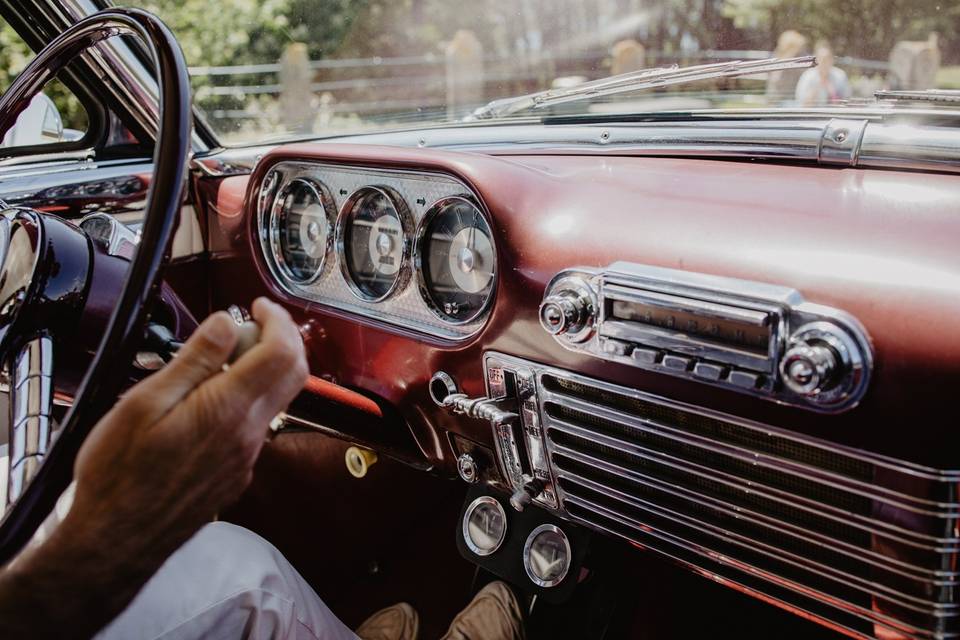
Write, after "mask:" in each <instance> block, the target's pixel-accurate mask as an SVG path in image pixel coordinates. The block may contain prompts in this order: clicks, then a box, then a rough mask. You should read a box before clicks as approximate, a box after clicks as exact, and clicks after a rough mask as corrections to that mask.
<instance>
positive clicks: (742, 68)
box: [473, 56, 817, 120]
mask: <svg viewBox="0 0 960 640" xmlns="http://www.w3.org/2000/svg"><path fill="white" fill-rule="evenodd" d="M816 64H817V59H816V58H815V57H814V56H800V57H797V58H768V59H765V60H749V61H745V60H733V61H731V62H717V63H712V64H701V65H696V66H693V67H679V66H677V65H673V66H671V67H658V68H654V69H643V70H641V71H631V72H629V73H621V74H618V75H615V76H609V77H607V78H602V79H600V80H593V81H591V82H584V83H582V84H578V85H576V86H574V87H569V88H566V89H548V90H546V91H540V92H537V93H530V94H527V95H522V96H515V97H512V98H501V99H499V100H494V101H492V102H490V103H488V104H486V105H484V106H482V107H480V108H479V109H477V110H476V111H474V112H473V118H474V119H477V120H486V119H491V118H503V117H505V116H510V115H514V114H517V113H521V112H523V111H532V110H535V109H542V108H544V107H549V106H552V105H556V104H563V103H564V102H574V101H577V100H589V99H591V98H597V97H601V96H609V95H614V94H617V93H630V92H633V91H644V90H647V89H654V88H657V87H667V86H670V85H675V84H684V83H687V82H696V81H698V80H710V79H712V78H735V77H738V76H747V75H752V74H754V73H768V72H770V71H783V70H786V69H804V68H807V67H814V66H816Z"/></svg>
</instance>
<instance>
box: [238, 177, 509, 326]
mask: <svg viewBox="0 0 960 640" xmlns="http://www.w3.org/2000/svg"><path fill="white" fill-rule="evenodd" d="M274 173H276V174H277V175H278V176H279V178H278V187H277V188H278V189H282V188H283V187H284V185H286V184H287V183H288V182H291V181H293V180H296V179H299V178H307V179H311V180H314V181H315V182H319V183H322V184H324V185H326V187H327V188H328V189H329V192H330V194H331V197H332V198H333V201H334V206H335V208H336V210H337V211H338V214H337V224H336V225H335V233H334V243H333V255H330V256H329V257H328V260H327V262H328V263H329V264H330V265H331V268H325V269H324V273H322V274H321V275H320V277H319V278H317V279H316V280H315V281H313V282H312V283H309V284H298V283H296V282H293V281H291V280H290V279H289V278H286V277H284V276H283V274H282V273H281V272H280V270H279V269H278V268H277V266H276V264H275V259H274V257H273V256H272V250H271V245H270V236H269V233H268V229H269V227H268V223H269V216H268V215H267V214H266V213H265V211H266V210H267V207H265V206H264V205H263V204H261V205H260V206H258V207H257V211H256V220H255V224H256V234H257V236H258V239H257V244H258V245H259V253H260V255H261V257H262V258H263V261H264V262H265V263H266V266H267V270H268V271H269V273H270V276H271V281H272V283H273V284H274V285H275V286H277V287H278V288H280V289H281V290H282V291H284V292H285V293H287V294H289V295H291V296H294V297H296V298H298V299H301V300H305V301H307V302H310V303H312V304H316V305H323V306H328V307H331V308H333V309H337V310H340V311H343V312H346V313H350V314H353V315H356V316H359V317H361V318H369V319H371V320H373V321H377V322H380V323H385V324H388V325H392V326H395V327H399V328H403V329H407V330H410V331H414V332H417V333H420V334H426V335H429V336H433V337H436V338H440V339H443V340H452V341H462V340H466V339H469V338H470V337H472V336H474V335H476V333H477V332H478V331H479V330H480V329H481V328H482V327H483V325H484V323H485V322H486V320H487V318H488V317H489V315H490V307H489V306H488V307H487V308H486V309H485V310H484V311H483V312H482V313H481V314H479V315H478V316H477V317H475V318H474V319H472V320H470V321H468V322H457V323H455V322H451V321H449V320H444V319H442V318H440V317H438V316H437V314H436V313H435V312H434V311H433V310H432V309H430V308H429V306H428V305H427V302H426V301H425V299H424V298H423V297H422V296H421V293H420V290H419V288H418V287H415V286H408V284H409V280H411V279H413V277H414V273H413V272H414V267H413V265H412V256H413V244H414V242H415V241H414V239H413V234H414V233H415V230H416V229H417V228H418V225H419V223H420V221H421V220H422V219H423V217H424V216H425V215H426V213H427V210H428V209H429V205H430V204H432V203H434V202H437V201H439V200H441V199H443V198H446V197H451V196H463V195H464V194H471V195H470V198H471V199H473V200H474V202H477V203H479V202H480V200H479V198H476V197H475V196H473V195H472V191H471V190H470V188H469V187H467V185H465V184H464V183H463V182H462V181H460V180H458V179H457V178H455V177H453V176H451V175H449V174H444V173H438V172H431V171H411V170H401V169H383V168H377V167H368V166H355V165H341V164H334V163H324V162H310V161H301V160H296V161H293V160H291V161H286V160H285V161H280V162H278V163H277V164H276V165H274V166H272V167H271V168H270V170H269V172H268V173H267V174H266V175H267V177H268V178H269V177H270V176H271V175H273V174H274ZM370 188H374V189H377V190H379V191H381V192H386V191H385V190H389V191H391V192H393V193H394V196H393V198H396V199H397V201H398V202H402V203H403V204H405V205H406V209H407V211H408V213H409V216H410V224H409V229H405V235H406V236H407V241H406V242H405V247H404V259H403V267H402V270H401V275H402V277H401V278H399V279H398V281H397V285H396V286H395V287H394V288H393V290H392V291H391V292H389V293H388V295H386V296H384V297H382V298H379V299H377V300H371V299H368V298H365V297H364V296H363V295H358V293H357V291H356V290H355V285H354V283H352V278H350V276H349V270H348V269H346V266H345V264H344V256H345V252H344V251H343V249H344V237H343V231H344V229H343V222H344V217H345V216H346V215H347V213H348V212H349V205H350V202H349V200H350V198H351V196H353V195H355V194H356V192H357V191H359V190H361V189H370ZM258 199H259V200H261V201H264V200H265V199H264V198H258ZM266 200H267V201H269V202H271V203H275V200H276V198H274V199H273V200H269V199H266ZM401 208H402V207H400V206H399V205H398V213H400V215H401V216H403V215H404V214H403V213H402V212H401V211H400V209H401ZM271 210H272V209H271ZM480 210H481V211H483V210H484V209H483V207H482V205H480ZM491 240H492V241H493V243H495V239H491ZM334 262H336V263H337V264H339V265H340V266H339V268H332V265H333V263H334ZM360 293H361V294H362V292H360ZM495 295H496V292H494V296H495ZM491 297H493V296H491Z"/></svg>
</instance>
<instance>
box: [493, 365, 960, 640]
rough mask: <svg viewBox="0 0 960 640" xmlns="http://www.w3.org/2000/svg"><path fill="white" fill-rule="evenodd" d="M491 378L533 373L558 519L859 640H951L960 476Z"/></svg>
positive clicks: (735, 421) (627, 395)
mask: <svg viewBox="0 0 960 640" xmlns="http://www.w3.org/2000/svg"><path fill="white" fill-rule="evenodd" d="M485 363H487V364H486V366H487V367H488V368H489V367H491V366H493V367H496V368H499V369H502V370H503V371H507V370H510V371H515V372H520V371H524V372H532V375H533V377H534V379H535V387H534V391H533V393H534V398H535V400H534V402H535V404H536V406H537V407H538V410H539V414H540V424H541V425H542V431H543V434H544V441H545V444H546V448H547V452H548V459H549V461H550V475H551V476H552V478H553V479H554V487H555V489H556V495H557V496H558V498H559V506H558V507H557V509H555V510H554V511H556V512H557V513H559V514H560V515H562V516H563V517H566V518H569V519H571V520H573V521H575V522H578V523H581V524H585V525H587V526H588V527H591V528H593V529H595V530H598V531H603V532H605V533H610V534H613V535H616V536H619V537H623V538H625V539H627V540H629V541H630V542H631V543H633V544H634V545H636V546H639V547H643V548H649V549H652V550H655V551H658V552H659V553H662V554H664V555H666V556H668V557H670V558H673V559H675V560H680V561H681V564H683V565H684V566H687V567H688V568H691V569H693V570H694V571H697V572H698V573H701V574H703V575H707V576H708V577H712V578H714V579H716V580H718V581H720V582H722V583H727V582H728V581H733V582H734V583H737V584H739V585H741V586H742V585H749V584H750V582H751V581H757V585H750V587H749V591H748V592H750V593H753V594H754V595H757V594H767V596H771V594H773V595H772V596H771V597H776V598H777V599H778V602H779V603H780V605H781V606H785V607H786V608H788V609H790V610H793V611H801V610H802V611H814V612H816V616H817V617H818V619H820V620H821V621H824V622H826V623H827V624H828V626H833V627H835V628H843V629H847V630H850V629H859V631H858V635H859V636H860V637H864V638H873V637H878V635H877V634H882V631H880V630H881V629H884V628H886V629H890V630H895V631H896V632H898V633H902V634H905V635H903V636H900V637H905V638H931V639H941V638H954V637H957V636H958V632H960V629H958V622H960V602H958V595H957V594H958V589H960V568H958V566H957V560H958V559H960V529H958V523H960V469H934V468H931V467H926V466H923V465H918V464H915V463H912V462H909V461H905V460H899V459H894V458H890V457H887V456H881V455H878V454H873V453H870V452H868V451H863V450H858V449H852V448H849V447H845V446H842V445H837V444H834V443H831V442H828V441H825V440H821V439H818V438H813V437H810V436H806V435H804V434H802V433H798V432H792V431H788V430H785V429H782V428H779V427H774V426H771V425H766V424H761V423H756V422H753V421H750V420H746V419H743V418H739V417H737V416H733V415H729V414H723V413H720V412H716V411H713V410H709V409H706V408H702V407H697V406H694V405H689V404H686V403H682V402H677V401H673V400H669V399H667V398H664V397H660V396H655V395H653V394H649V393H645V392H643V391H640V390H637V389H633V388H629V387H624V386H621V385H616V384H612V383H608V382H605V381H602V380H598V379H595V378H590V377H586V376H582V375H579V374H576V373H573V372H569V371H565V370H562V369H558V368H555V367H551V366H547V365H540V364H536V363H533V362H530V361H527V360H523V359H520V358H515V357H512V356H507V355H503V354H498V353H494V352H487V353H486V354H485ZM488 371H489V369H488ZM501 375H502V374H501ZM763 585H766V586H763ZM777 594H779V595H777ZM764 599H767V598H766V597H764ZM867 628H869V631H864V629H867ZM879 637H883V636H882V635H879Z"/></svg>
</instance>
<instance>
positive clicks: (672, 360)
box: [663, 353, 693, 371]
mask: <svg viewBox="0 0 960 640" xmlns="http://www.w3.org/2000/svg"><path fill="white" fill-rule="evenodd" d="M691 365H693V358H688V357H686V356H678V355H675V354H672V353H671V354H667V355H665V356H663V366H664V367H666V368H667V369H673V370H674V371H689V370H690V366H691Z"/></svg>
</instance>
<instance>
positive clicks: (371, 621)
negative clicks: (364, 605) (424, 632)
mask: <svg viewBox="0 0 960 640" xmlns="http://www.w3.org/2000/svg"><path fill="white" fill-rule="evenodd" d="M419 632H420V618H419V617H418V616H417V612H416V611H415V610H414V608H413V607H411V606H410V605H408V604H407V603H406V602H401V603H400V604H395V605H393V606H392V607H387V608H386V609H380V611H377V612H376V613H375V614H373V615H372V616H370V617H369V618H367V619H366V621H364V623H363V624H361V625H360V626H359V627H357V635H358V636H360V639H361V640H416V639H417V634H418V633H419Z"/></svg>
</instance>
